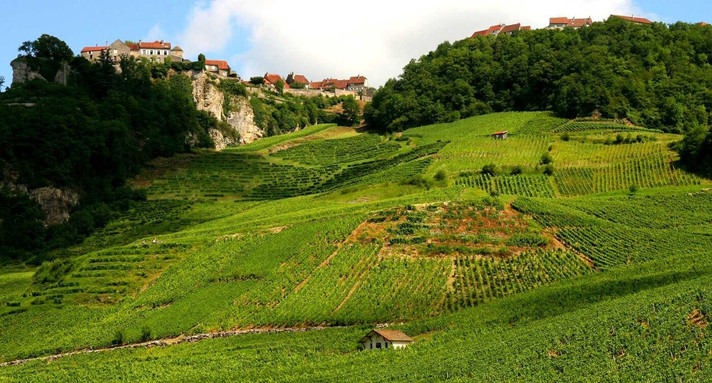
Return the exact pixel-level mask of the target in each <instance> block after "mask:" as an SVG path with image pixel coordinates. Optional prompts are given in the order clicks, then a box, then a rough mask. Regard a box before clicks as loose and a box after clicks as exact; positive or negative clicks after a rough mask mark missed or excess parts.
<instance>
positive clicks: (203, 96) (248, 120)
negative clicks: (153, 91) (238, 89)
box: [192, 71, 265, 150]
mask: <svg viewBox="0 0 712 383" xmlns="http://www.w3.org/2000/svg"><path fill="white" fill-rule="evenodd" d="M192 77H193V99H194V100H195V104H196V105H197V108H198V110H204V111H206V112H208V113H210V114H212V115H213V116H215V117H216V118H217V119H218V120H220V121H223V122H226V123H227V124H228V125H229V126H230V127H231V128H232V129H233V130H234V133H236V134H230V135H225V134H223V132H220V131H218V130H211V131H210V132H209V133H210V136H211V137H212V139H213V141H214V142H215V149H217V150H222V149H225V148H226V147H228V146H234V145H237V144H238V143H240V144H249V143H251V142H254V141H257V140H258V139H260V138H262V137H264V135H265V134H264V131H262V129H260V128H259V127H258V126H257V125H255V121H254V117H255V114H254V113H253V111H252V107H251V106H250V103H249V102H248V100H247V99H246V98H244V97H228V98H229V101H228V102H229V103H230V105H229V107H228V108H225V101H226V97H225V94H224V93H223V92H222V91H221V90H220V89H218V87H217V86H216V85H215V84H217V83H219V81H222V80H221V79H219V78H215V79H211V78H210V77H209V76H208V74H206V73H205V72H202V71H201V72H193V76H192ZM226 109H227V110H229V112H228V114H227V115H225V110H226ZM231 136H237V137H239V142H238V141H236V140H235V139H234V138H232V137H231Z"/></svg>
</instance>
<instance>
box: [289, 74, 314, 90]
mask: <svg viewBox="0 0 712 383" xmlns="http://www.w3.org/2000/svg"><path fill="white" fill-rule="evenodd" d="M285 82H286V83H287V84H289V86H290V87H291V86H292V85H293V84H295V83H296V84H301V85H304V88H305V89H309V88H310V86H309V85H310V82H309V80H307V78H306V77H305V76H304V75H301V74H294V72H292V73H290V74H288V75H287V79H286V80H285Z"/></svg>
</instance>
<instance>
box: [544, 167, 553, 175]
mask: <svg viewBox="0 0 712 383" xmlns="http://www.w3.org/2000/svg"><path fill="white" fill-rule="evenodd" d="M544 174H545V175H547V176H553V175H554V165H552V164H548V165H546V166H545V167H544Z"/></svg>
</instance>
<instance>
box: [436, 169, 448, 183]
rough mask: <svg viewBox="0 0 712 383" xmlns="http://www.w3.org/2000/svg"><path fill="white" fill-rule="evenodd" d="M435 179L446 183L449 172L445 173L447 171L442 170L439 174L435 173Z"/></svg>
mask: <svg viewBox="0 0 712 383" xmlns="http://www.w3.org/2000/svg"><path fill="white" fill-rule="evenodd" d="M434 178H435V180H436V181H445V180H446V179H447V172H445V170H443V169H440V170H438V172H437V173H435V177H434Z"/></svg>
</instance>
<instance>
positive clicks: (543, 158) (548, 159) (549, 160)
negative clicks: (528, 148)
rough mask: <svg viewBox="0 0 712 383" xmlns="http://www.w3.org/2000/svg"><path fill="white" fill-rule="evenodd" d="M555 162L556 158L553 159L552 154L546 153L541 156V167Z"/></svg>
mask: <svg viewBox="0 0 712 383" xmlns="http://www.w3.org/2000/svg"><path fill="white" fill-rule="evenodd" d="M552 162H554V158H552V157H551V154H549V153H544V154H542V155H541V159H540V160H539V165H548V164H551V163H552Z"/></svg>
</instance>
